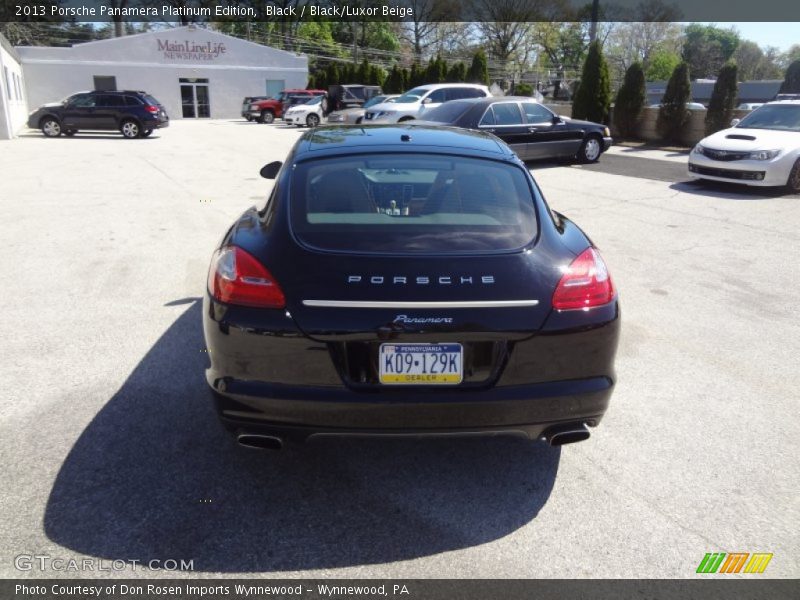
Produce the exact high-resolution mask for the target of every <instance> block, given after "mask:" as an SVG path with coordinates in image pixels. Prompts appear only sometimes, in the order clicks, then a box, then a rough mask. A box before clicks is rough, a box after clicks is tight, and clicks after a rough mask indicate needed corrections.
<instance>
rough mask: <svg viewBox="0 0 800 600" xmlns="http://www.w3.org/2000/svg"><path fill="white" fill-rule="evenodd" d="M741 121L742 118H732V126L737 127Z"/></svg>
mask: <svg viewBox="0 0 800 600" xmlns="http://www.w3.org/2000/svg"><path fill="white" fill-rule="evenodd" d="M741 122H742V120H741V119H731V127H736V126H737V125H738V124H739V123H741Z"/></svg>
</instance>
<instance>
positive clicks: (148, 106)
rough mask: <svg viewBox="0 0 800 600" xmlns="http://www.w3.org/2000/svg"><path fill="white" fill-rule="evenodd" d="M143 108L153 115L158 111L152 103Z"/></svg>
mask: <svg viewBox="0 0 800 600" xmlns="http://www.w3.org/2000/svg"><path fill="white" fill-rule="evenodd" d="M144 109H145V110H146V111H147V112H149V113H152V114H154V115H155V114H158V111H159V108H158V107H157V106H153V105H152V104H148V105H147V106H145V107H144Z"/></svg>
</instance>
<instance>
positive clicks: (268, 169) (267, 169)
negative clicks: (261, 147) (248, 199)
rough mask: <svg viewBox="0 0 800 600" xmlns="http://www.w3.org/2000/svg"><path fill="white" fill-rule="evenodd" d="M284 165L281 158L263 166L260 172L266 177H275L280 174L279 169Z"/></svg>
mask: <svg viewBox="0 0 800 600" xmlns="http://www.w3.org/2000/svg"><path fill="white" fill-rule="evenodd" d="M282 166H283V163H282V162H281V161H279V160H276V161H275V162H271V163H269V164H266V165H264V166H263V167H261V170H260V171H259V174H260V175H261V176H262V177H263V178H264V179H275V176H276V175H277V174H278V171H280V170H281V167H282Z"/></svg>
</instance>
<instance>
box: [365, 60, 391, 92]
mask: <svg viewBox="0 0 800 600" xmlns="http://www.w3.org/2000/svg"><path fill="white" fill-rule="evenodd" d="M367 79H368V83H369V85H379V86H381V87H383V84H384V83H385V82H386V71H385V70H383V69H382V68H381V67H379V66H378V65H370V66H369V76H368V78H367Z"/></svg>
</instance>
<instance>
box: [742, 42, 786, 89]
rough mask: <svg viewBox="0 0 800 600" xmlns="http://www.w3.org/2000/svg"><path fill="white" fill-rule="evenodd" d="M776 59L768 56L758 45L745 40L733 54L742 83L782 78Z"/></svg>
mask: <svg viewBox="0 0 800 600" xmlns="http://www.w3.org/2000/svg"><path fill="white" fill-rule="evenodd" d="M775 58H777V56H774V55H773V56H770V55H768V54H766V53H765V52H764V51H763V50H762V49H761V48H760V47H759V45H758V44H756V43H755V42H751V41H750V40H743V41H742V43H741V44H739V47H738V48H736V52H734V53H733V60H735V61H736V67H737V68H738V70H739V79H740V80H741V81H753V80H758V79H777V78H778V77H780V76H781V69H780V67H779V66H778V65H777V63H776V61H775Z"/></svg>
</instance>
